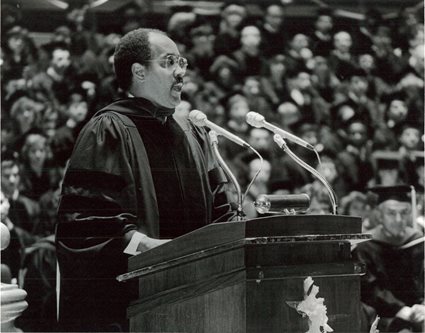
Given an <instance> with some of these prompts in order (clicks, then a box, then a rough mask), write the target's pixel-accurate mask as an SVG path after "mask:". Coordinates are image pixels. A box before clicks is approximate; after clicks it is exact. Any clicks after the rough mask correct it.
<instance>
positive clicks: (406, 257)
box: [353, 186, 425, 332]
mask: <svg viewBox="0 0 425 333" xmlns="http://www.w3.org/2000/svg"><path fill="white" fill-rule="evenodd" d="M369 191H370V192H371V193H370V196H369V200H370V201H373V203H371V204H372V205H374V206H375V212H376V214H375V218H376V226H375V227H374V228H372V229H371V230H369V233H370V234H371V235H372V240H371V241H368V242H364V243H359V244H357V246H356V248H355V249H354V252H353V255H354V256H355V258H357V259H358V260H360V261H361V262H363V263H365V264H366V270H367V271H366V275H364V276H363V277H362V285H361V299H362V301H363V302H364V303H366V304H367V305H369V306H371V307H373V308H374V309H375V310H376V313H377V315H379V316H380V317H381V318H382V319H381V321H380V327H379V329H380V331H381V332H423V329H424V320H425V309H424V307H425V306H424V305H423V295H424V279H423V277H424V266H423V265H418V262H422V261H423V258H424V235H423V233H422V232H420V231H418V230H417V228H416V227H415V221H412V204H411V197H410V194H411V188H410V186H379V187H374V188H370V189H369ZM402 286H405V288H403V287H402Z"/></svg>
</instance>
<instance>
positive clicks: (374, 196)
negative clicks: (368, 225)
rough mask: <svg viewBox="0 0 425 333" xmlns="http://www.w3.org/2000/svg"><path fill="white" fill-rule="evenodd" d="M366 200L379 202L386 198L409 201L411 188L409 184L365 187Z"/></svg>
mask: <svg viewBox="0 0 425 333" xmlns="http://www.w3.org/2000/svg"><path fill="white" fill-rule="evenodd" d="M367 191H368V201H374V203H376V204H380V203H382V202H384V201H387V200H396V201H402V202H409V203H410V202H411V196H410V195H411V191H412V188H411V186H409V185H396V186H376V187H371V188H368V189H367Z"/></svg>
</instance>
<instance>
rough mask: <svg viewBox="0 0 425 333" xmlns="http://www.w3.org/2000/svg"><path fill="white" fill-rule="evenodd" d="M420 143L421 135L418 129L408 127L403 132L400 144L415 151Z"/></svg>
mask: <svg viewBox="0 0 425 333" xmlns="http://www.w3.org/2000/svg"><path fill="white" fill-rule="evenodd" d="M419 141H420V133H419V130H418V129H416V128H412V127H408V128H406V129H404V130H403V133H401V136H400V143H401V145H402V146H403V147H406V148H407V149H410V150H413V149H416V148H417V147H418V144H419Z"/></svg>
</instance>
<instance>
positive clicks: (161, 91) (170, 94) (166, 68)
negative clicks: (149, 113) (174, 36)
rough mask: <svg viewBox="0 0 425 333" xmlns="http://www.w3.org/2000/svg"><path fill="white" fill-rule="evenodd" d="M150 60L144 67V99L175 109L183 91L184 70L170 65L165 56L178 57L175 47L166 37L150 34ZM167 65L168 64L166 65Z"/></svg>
mask: <svg viewBox="0 0 425 333" xmlns="http://www.w3.org/2000/svg"><path fill="white" fill-rule="evenodd" d="M149 41H150V43H151V50H152V60H155V61H151V62H150V66H146V71H145V78H144V87H143V89H144V97H145V98H147V99H148V100H150V101H151V102H152V103H154V104H156V105H160V106H163V107H166V108H175V107H176V106H177V105H179V104H180V101H181V92H182V89H183V76H184V74H185V73H186V69H183V68H181V67H180V65H179V64H178V62H177V63H176V64H171V63H170V62H169V61H167V56H169V55H174V56H180V52H179V50H178V49H177V45H176V44H175V43H174V42H173V41H172V40H171V39H170V38H168V37H167V36H165V35H162V34H158V33H150V34H149ZM167 63H168V64H167Z"/></svg>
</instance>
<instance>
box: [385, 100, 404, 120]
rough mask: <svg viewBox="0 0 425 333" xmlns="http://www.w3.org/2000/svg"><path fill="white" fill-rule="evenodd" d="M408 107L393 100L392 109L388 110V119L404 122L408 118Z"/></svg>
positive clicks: (400, 101) (399, 101)
mask: <svg viewBox="0 0 425 333" xmlns="http://www.w3.org/2000/svg"><path fill="white" fill-rule="evenodd" d="M407 111H408V110H407V106H406V103H405V102H404V101H402V100H396V99H395V100H393V101H391V104H390V107H389V109H388V118H389V119H392V120H394V121H402V120H404V119H406V117H407Z"/></svg>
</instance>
